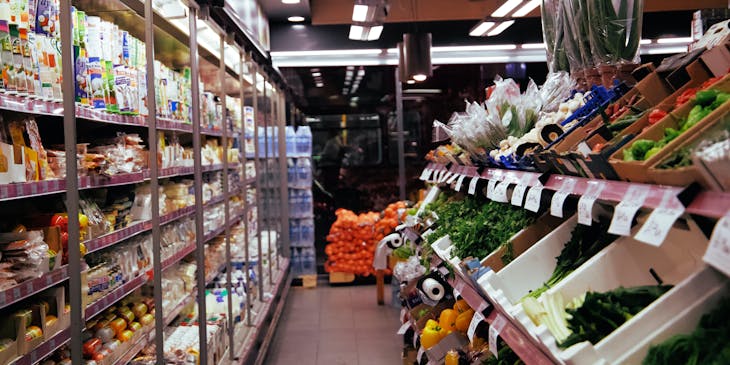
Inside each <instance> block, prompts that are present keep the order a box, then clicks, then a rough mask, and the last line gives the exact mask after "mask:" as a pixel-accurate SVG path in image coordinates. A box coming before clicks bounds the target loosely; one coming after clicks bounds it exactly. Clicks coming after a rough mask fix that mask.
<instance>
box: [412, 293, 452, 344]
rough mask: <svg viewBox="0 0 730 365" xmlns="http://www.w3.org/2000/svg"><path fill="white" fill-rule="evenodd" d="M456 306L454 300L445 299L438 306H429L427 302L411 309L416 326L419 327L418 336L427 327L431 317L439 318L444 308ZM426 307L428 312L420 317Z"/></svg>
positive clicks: (435, 319)
mask: <svg viewBox="0 0 730 365" xmlns="http://www.w3.org/2000/svg"><path fill="white" fill-rule="evenodd" d="M453 307H454V301H453V300H444V301H441V302H439V303H438V304H437V305H436V306H433V307H431V306H428V305H426V304H419V305H418V306H416V307H414V308H413V309H411V311H410V316H411V318H412V319H416V318H418V319H417V320H415V324H416V328H418V333H417V334H416V336H420V333H421V331H422V330H423V327H426V322H428V320H429V319H433V320H434V321H437V322H438V320H439V315H441V311H442V310H444V309H449V308H453ZM424 309H426V310H428V312H426V314H424V315H423V316H421V317H418V314H419V313H420V312H421V311H423V310H424Z"/></svg>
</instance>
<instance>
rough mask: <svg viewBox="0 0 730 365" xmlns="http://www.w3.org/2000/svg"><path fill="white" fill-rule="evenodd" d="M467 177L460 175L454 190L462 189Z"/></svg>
mask: <svg viewBox="0 0 730 365" xmlns="http://www.w3.org/2000/svg"><path fill="white" fill-rule="evenodd" d="M465 178H466V175H459V178H458V179H457V180H456V186H455V187H454V190H456V191H460V190H461V185H463V184H464V179H465Z"/></svg>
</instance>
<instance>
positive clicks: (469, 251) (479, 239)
mask: <svg viewBox="0 0 730 365" xmlns="http://www.w3.org/2000/svg"><path fill="white" fill-rule="evenodd" d="M434 212H435V213H436V215H438V217H439V219H438V226H437V228H436V230H435V231H434V233H433V234H431V235H429V236H428V239H427V241H428V245H427V246H430V245H431V244H432V243H433V242H435V241H436V240H437V239H439V238H441V237H444V236H446V235H449V238H450V239H451V242H452V244H453V246H454V250H453V253H454V254H455V255H457V256H458V257H461V258H466V257H476V258H484V257H486V256H487V255H488V254H489V253H491V252H492V251H494V250H495V249H497V248H499V247H500V246H501V245H503V244H505V243H507V242H508V241H509V239H510V238H512V236H513V235H514V234H515V233H517V232H519V231H520V230H522V229H523V228H525V227H527V226H529V225H530V224H532V223H533V222H534V221H535V216H534V215H533V214H532V213H530V212H529V211H527V210H525V209H522V208H517V207H514V206H512V205H509V204H501V203H496V202H493V201H487V202H484V201H480V200H478V199H477V198H474V197H471V196H467V197H466V198H464V200H458V201H450V202H447V203H445V204H443V205H440V206H438V207H437V208H435V210H434Z"/></svg>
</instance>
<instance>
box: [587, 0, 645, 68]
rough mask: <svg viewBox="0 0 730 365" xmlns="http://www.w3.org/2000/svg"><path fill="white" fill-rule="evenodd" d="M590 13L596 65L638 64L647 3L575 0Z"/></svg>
mask: <svg viewBox="0 0 730 365" xmlns="http://www.w3.org/2000/svg"><path fill="white" fill-rule="evenodd" d="M573 1H574V2H578V3H581V4H582V5H581V6H583V7H586V8H587V10H588V15H589V19H590V27H589V32H588V33H586V34H588V35H589V37H588V39H589V42H590V47H591V49H590V50H591V53H592V54H593V62H594V63H595V64H596V65H604V64H608V65H619V64H623V63H638V62H639V41H640V40H641V25H642V18H643V13H644V10H643V9H644V0H573Z"/></svg>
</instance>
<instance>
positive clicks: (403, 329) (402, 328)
mask: <svg viewBox="0 0 730 365" xmlns="http://www.w3.org/2000/svg"><path fill="white" fill-rule="evenodd" d="M410 326H411V323H410V322H406V323H403V325H402V326H400V328H399V329H398V332H397V334H399V335H401V336H402V335H404V334H406V331H408V327H410Z"/></svg>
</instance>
